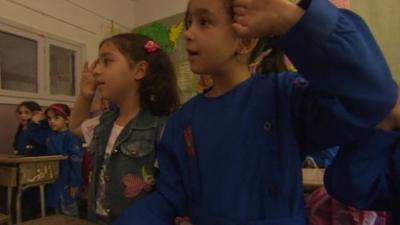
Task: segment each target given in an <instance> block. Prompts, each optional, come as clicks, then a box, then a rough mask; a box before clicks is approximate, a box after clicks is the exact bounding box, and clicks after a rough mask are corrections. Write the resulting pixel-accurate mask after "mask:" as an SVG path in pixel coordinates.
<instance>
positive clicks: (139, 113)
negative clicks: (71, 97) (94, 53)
mask: <svg viewBox="0 0 400 225" xmlns="http://www.w3.org/2000/svg"><path fill="white" fill-rule="evenodd" d="M85 67H86V68H85V70H84V72H83V74H82V80H81V92H80V95H79V96H78V98H77V101H76V103H75V107H74V110H73V113H72V120H73V127H78V126H80V124H81V123H82V122H83V121H84V120H85V119H87V118H88V115H89V110H90V103H91V101H92V98H93V95H94V93H95V90H96V89H98V90H99V91H100V93H101V95H102V97H103V98H106V99H109V100H110V101H112V102H113V103H114V104H116V105H117V106H118V107H117V109H111V110H110V111H108V112H104V113H103V114H102V116H101V118H100V122H99V125H97V126H96V128H95V129H94V133H93V138H92V141H91V144H90V151H91V152H92V154H93V172H92V179H91V184H90V187H89V200H88V204H89V218H90V219H91V220H94V221H97V222H98V223H106V224H108V223H110V222H111V221H112V220H113V219H115V218H116V217H117V216H119V214H120V213H121V212H122V211H123V210H124V209H125V208H126V207H127V206H128V205H129V204H130V203H133V202H136V201H137V200H139V199H142V198H143V197H145V196H147V195H148V194H149V193H150V192H151V191H152V189H153V185H154V176H155V173H156V170H155V167H154V165H155V156H156V152H155V146H156V143H157V142H158V139H159V137H160V133H161V129H162V127H163V125H164V121H165V117H166V116H168V115H169V114H170V113H171V112H173V111H175V110H176V109H177V108H178V106H179V99H178V92H177V84H176V76H175V71H174V68H173V65H172V63H171V61H170V59H169V58H168V56H167V54H166V53H165V52H164V51H163V50H162V49H160V47H159V46H158V45H157V44H156V43H155V42H154V41H152V40H151V39H150V38H148V37H146V36H143V35H139V34H131V33H126V34H118V35H116V36H113V37H111V38H108V39H106V40H104V41H103V42H102V43H101V44H100V50H99V58H98V60H97V61H96V62H95V63H94V64H93V65H92V66H91V67H90V68H88V67H87V64H86V66H85Z"/></svg>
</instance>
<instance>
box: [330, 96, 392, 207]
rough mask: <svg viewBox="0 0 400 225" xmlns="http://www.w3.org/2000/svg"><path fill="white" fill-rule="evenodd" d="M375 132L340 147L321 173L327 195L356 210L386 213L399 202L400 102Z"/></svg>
mask: <svg viewBox="0 0 400 225" xmlns="http://www.w3.org/2000/svg"><path fill="white" fill-rule="evenodd" d="M378 128H379V129H375V130H373V131H372V134H371V135H370V136H368V137H367V138H366V139H364V140H361V141H359V142H357V143H353V144H352V145H346V146H343V147H341V150H340V151H339V152H338V154H337V156H336V158H335V160H334V161H333V163H332V165H331V166H330V167H329V168H328V169H327V170H326V173H325V186H326V188H327V190H328V192H329V193H330V194H331V195H332V196H333V197H335V198H336V199H338V200H340V201H342V202H344V203H346V204H348V205H351V206H354V207H356V208H361V209H370V210H390V209H392V208H393V205H394V203H395V201H398V198H400V189H399V188H400V133H399V132H396V131H392V130H397V129H399V128H400V98H398V99H397V103H396V105H395V107H394V108H393V109H392V111H391V113H390V114H389V115H388V116H387V117H386V118H385V119H384V120H383V121H382V122H381V123H379V125H378ZM343 150H344V151H343Z"/></svg>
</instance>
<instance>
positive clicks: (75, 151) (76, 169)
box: [66, 134, 83, 187]
mask: <svg viewBox="0 0 400 225" xmlns="http://www.w3.org/2000/svg"><path fill="white" fill-rule="evenodd" d="M66 145H67V149H66V152H67V155H68V162H69V166H70V168H69V170H68V171H69V174H68V181H69V186H71V187H81V186H82V183H83V178H82V158H83V148H82V141H81V140H80V138H79V137H77V136H75V135H73V134H71V136H70V138H69V140H68V143H66Z"/></svg>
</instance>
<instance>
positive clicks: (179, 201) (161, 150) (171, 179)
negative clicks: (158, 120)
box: [114, 117, 187, 225]
mask: <svg viewBox="0 0 400 225" xmlns="http://www.w3.org/2000/svg"><path fill="white" fill-rule="evenodd" d="M175 119H176V117H175ZM172 120H174V119H171V120H170V121H169V122H168V123H167V125H166V127H165V130H164V134H163V137H162V140H161V143H160V144H159V147H158V150H157V160H158V163H159V168H160V170H159V171H160V175H159V177H158V179H157V184H156V191H155V193H153V194H152V195H151V196H150V197H148V198H145V199H144V200H143V201H139V202H137V203H135V204H133V205H131V206H130V207H129V208H128V209H127V210H126V211H125V212H124V213H123V214H122V215H121V216H120V218H118V219H117V220H116V221H115V223H114V225H125V224H137V225H167V224H173V223H174V219H175V217H176V216H177V215H185V211H186V205H185V204H186V202H187V201H186V192H185V190H184V188H183V179H182V174H181V172H180V171H181V170H180V166H179V165H182V160H183V159H182V158H181V157H182V155H183V154H178V153H177V152H176V151H174V148H172V146H173V144H177V143H176V141H177V138H176V134H179V132H178V130H177V129H178V128H177V126H176V125H175V123H174V122H173V121H172ZM175 121H176V120H175ZM178 139H179V138H178ZM182 144H183V143H182Z"/></svg>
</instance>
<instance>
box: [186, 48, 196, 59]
mask: <svg viewBox="0 0 400 225" xmlns="http://www.w3.org/2000/svg"><path fill="white" fill-rule="evenodd" d="M187 54H188V59H189V60H193V59H195V58H196V57H198V56H199V53H198V52H196V51H193V50H189V49H188V50H187Z"/></svg>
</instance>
